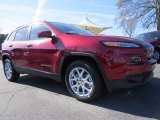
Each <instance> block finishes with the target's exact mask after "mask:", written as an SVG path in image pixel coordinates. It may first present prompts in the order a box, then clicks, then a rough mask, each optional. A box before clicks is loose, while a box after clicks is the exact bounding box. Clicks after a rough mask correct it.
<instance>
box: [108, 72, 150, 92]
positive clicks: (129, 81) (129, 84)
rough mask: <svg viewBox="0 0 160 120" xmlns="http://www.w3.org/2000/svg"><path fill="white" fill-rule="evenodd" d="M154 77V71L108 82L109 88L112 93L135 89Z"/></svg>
mask: <svg viewBox="0 0 160 120" xmlns="http://www.w3.org/2000/svg"><path fill="white" fill-rule="evenodd" d="M152 77H153V71H150V72H146V73H143V74H135V75H129V76H128V77H126V78H125V79H123V80H108V81H107V88H108V90H109V91H110V92H111V91H113V90H115V89H119V88H133V87H136V86H140V85H143V84H145V83H146V82H147V81H148V80H149V79H151V78H152Z"/></svg>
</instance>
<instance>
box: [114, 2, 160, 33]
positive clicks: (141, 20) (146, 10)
mask: <svg viewBox="0 0 160 120" xmlns="http://www.w3.org/2000/svg"><path fill="white" fill-rule="evenodd" d="M117 7H118V9H119V16H118V21H119V23H120V24H122V23H123V22H124V20H126V22H128V21H129V22H130V20H132V19H134V20H136V21H137V23H138V24H142V26H143V28H145V29H148V28H152V27H155V26H156V27H157V30H160V0H118V2H117Z"/></svg>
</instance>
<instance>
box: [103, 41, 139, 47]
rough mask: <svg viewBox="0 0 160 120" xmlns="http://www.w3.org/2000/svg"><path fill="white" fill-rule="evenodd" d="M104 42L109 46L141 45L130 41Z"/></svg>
mask: <svg viewBox="0 0 160 120" xmlns="http://www.w3.org/2000/svg"><path fill="white" fill-rule="evenodd" d="M102 44H103V45H105V46H109V47H125V48H138V47H140V46H139V45H138V44H135V43H130V42H107V41H102Z"/></svg>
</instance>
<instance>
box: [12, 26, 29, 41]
mask: <svg viewBox="0 0 160 120" xmlns="http://www.w3.org/2000/svg"><path fill="white" fill-rule="evenodd" d="M15 40H16V41H26V40H28V27H24V28H20V29H18V30H17V33H16V36H15Z"/></svg>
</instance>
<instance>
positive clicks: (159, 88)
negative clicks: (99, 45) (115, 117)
mask: <svg viewBox="0 0 160 120" xmlns="http://www.w3.org/2000/svg"><path fill="white" fill-rule="evenodd" d="M18 83H19V84H25V85H30V86H34V87H37V88H41V89H45V90H47V91H51V92H54V93H56V94H63V95H66V96H70V94H69V93H68V92H67V90H66V88H65V87H64V85H63V84H60V83H57V82H54V81H53V80H50V79H46V78H40V77H35V76H30V75H25V76H22V77H21V78H20V80H19V82H18ZM159 92H160V78H153V79H152V80H151V81H150V82H149V83H148V84H147V85H145V86H142V87H138V88H134V89H123V90H117V91H115V92H112V93H111V94H108V95H104V96H103V97H101V98H100V99H98V100H96V101H94V102H91V103H88V104H91V105H95V106H98V107H103V108H106V109H111V110H115V111H119V112H124V113H127V114H131V115H136V116H141V117H149V118H155V119H160V93H159ZM77 102H78V101H77Z"/></svg>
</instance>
